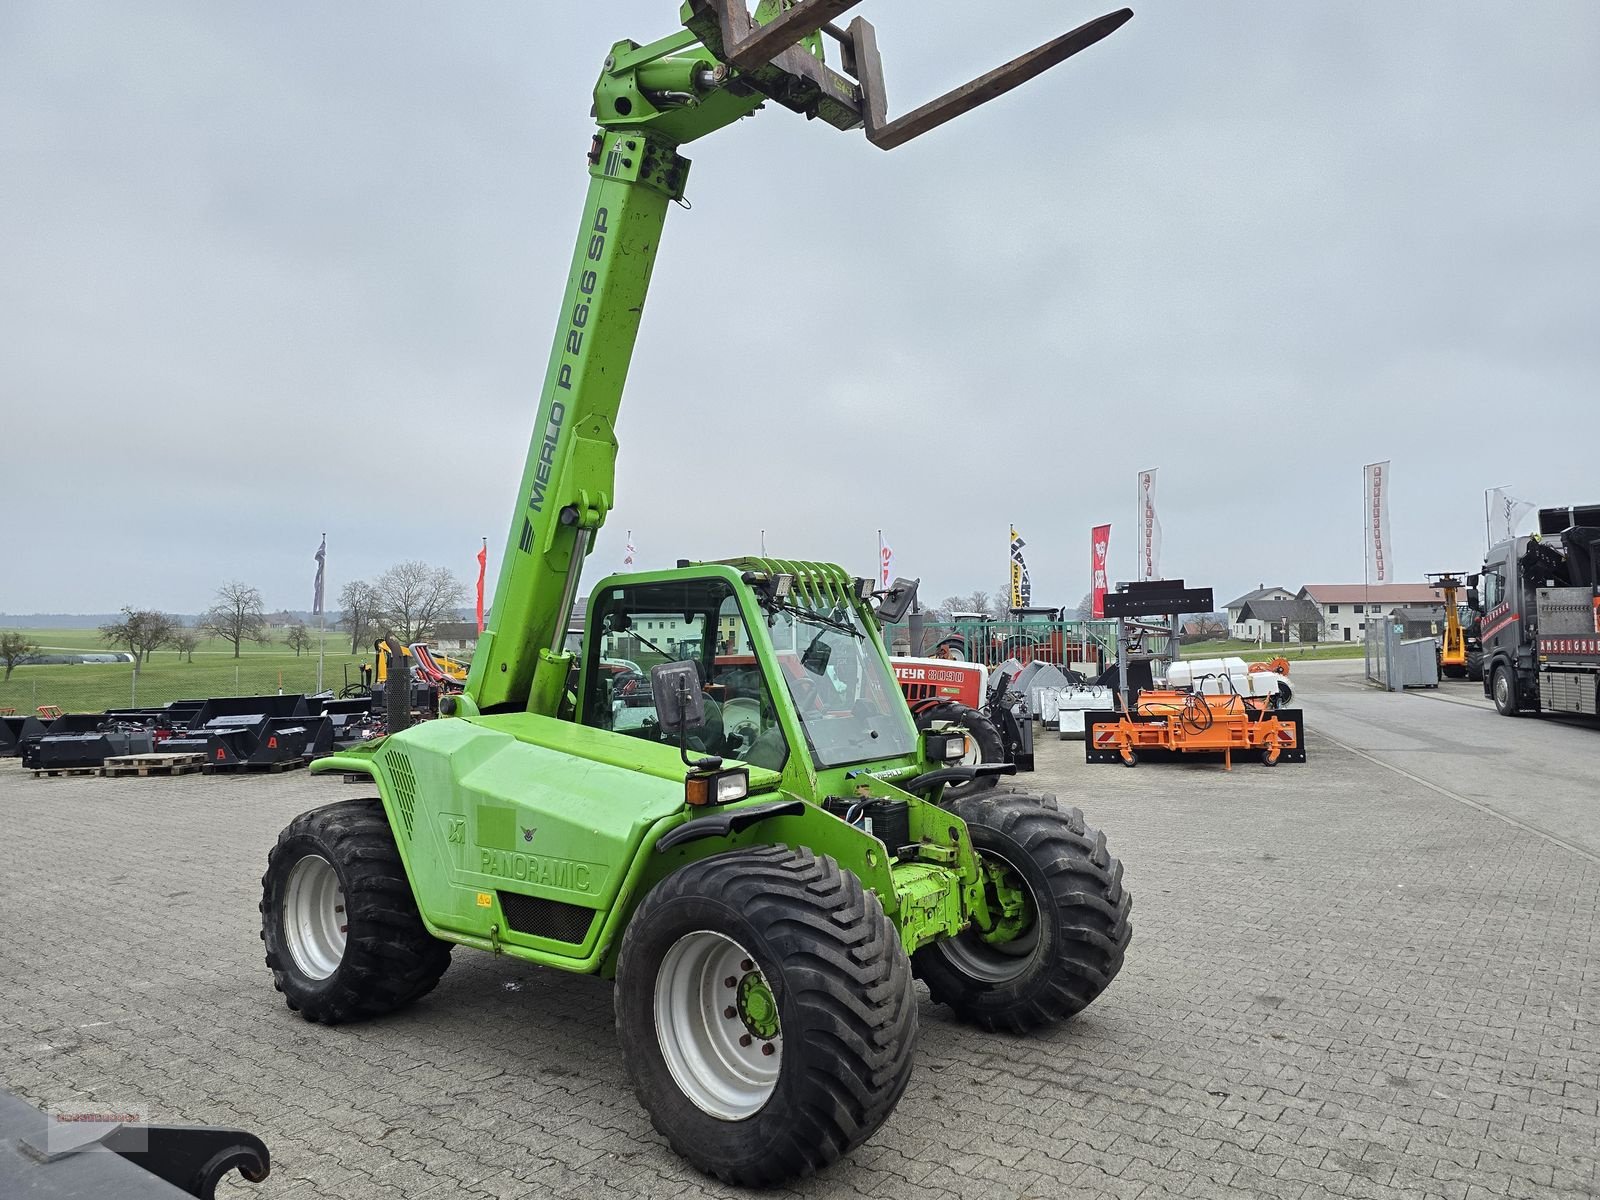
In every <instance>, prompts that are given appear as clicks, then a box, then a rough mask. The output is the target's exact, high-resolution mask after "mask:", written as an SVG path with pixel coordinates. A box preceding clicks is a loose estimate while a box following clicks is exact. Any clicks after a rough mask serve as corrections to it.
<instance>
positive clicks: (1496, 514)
mask: <svg viewBox="0 0 1600 1200" xmlns="http://www.w3.org/2000/svg"><path fill="white" fill-rule="evenodd" d="M1537 507H1538V505H1536V504H1530V503H1529V502H1528V501H1526V500H1518V499H1517V498H1516V497H1515V496H1513V495H1511V493H1509V492H1508V491H1506V490H1505V489H1504V488H1495V489H1494V501H1493V503H1492V504H1490V506H1489V544H1490V545H1491V546H1492V545H1495V544H1496V543H1497V542H1509V541H1510V540H1511V539H1512V538H1514V537H1516V536H1517V529H1518V527H1519V526H1520V525H1521V524H1522V519H1523V518H1524V517H1526V516H1527V515H1528V514H1529V513H1531V512H1532V511H1533V510H1534V509H1535V508H1537Z"/></svg>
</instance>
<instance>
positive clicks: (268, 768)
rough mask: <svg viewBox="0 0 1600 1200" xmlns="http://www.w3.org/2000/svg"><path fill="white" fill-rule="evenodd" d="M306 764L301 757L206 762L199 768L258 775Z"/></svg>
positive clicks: (230, 773) (218, 772) (222, 773)
mask: <svg viewBox="0 0 1600 1200" xmlns="http://www.w3.org/2000/svg"><path fill="white" fill-rule="evenodd" d="M305 765H306V760H305V759H303V758H286V759H284V760H283V761H282V762H269V763H249V762H233V763H206V764H205V765H204V766H203V767H201V768H200V769H201V770H202V771H204V772H205V773H206V774H207V775H237V774H240V773H241V772H245V771H250V772H254V773H256V774H258V775H276V774H277V773H278V772H279V771H294V770H297V769H299V768H300V767H303V766H305Z"/></svg>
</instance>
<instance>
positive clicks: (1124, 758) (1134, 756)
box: [1117, 750, 1139, 767]
mask: <svg viewBox="0 0 1600 1200" xmlns="http://www.w3.org/2000/svg"><path fill="white" fill-rule="evenodd" d="M1117 761H1118V762H1120V763H1121V764H1122V765H1123V766H1125V767H1137V766H1138V765H1139V752H1138V751H1137V750H1129V751H1128V752H1127V753H1126V754H1123V755H1119V756H1118V758H1117Z"/></svg>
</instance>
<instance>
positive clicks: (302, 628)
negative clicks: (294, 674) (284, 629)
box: [283, 621, 311, 658]
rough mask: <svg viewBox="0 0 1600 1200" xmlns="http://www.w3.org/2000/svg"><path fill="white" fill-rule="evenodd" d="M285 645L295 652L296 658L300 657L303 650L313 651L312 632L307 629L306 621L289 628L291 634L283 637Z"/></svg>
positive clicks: (297, 622) (298, 622)
mask: <svg viewBox="0 0 1600 1200" xmlns="http://www.w3.org/2000/svg"><path fill="white" fill-rule="evenodd" d="M283 644H284V645H285V646H287V647H289V649H291V650H293V651H294V656H295V657H296V658H299V657H300V653H301V651H303V650H309V649H311V632H310V630H308V629H307V628H306V623H305V622H304V621H296V622H294V624H292V625H290V626H289V632H288V633H286V634H284V635H283Z"/></svg>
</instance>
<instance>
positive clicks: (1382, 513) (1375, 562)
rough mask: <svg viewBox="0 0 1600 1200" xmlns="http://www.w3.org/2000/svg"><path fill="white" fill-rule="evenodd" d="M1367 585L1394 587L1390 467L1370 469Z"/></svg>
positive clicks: (1386, 464) (1384, 463)
mask: <svg viewBox="0 0 1600 1200" xmlns="http://www.w3.org/2000/svg"><path fill="white" fill-rule="evenodd" d="M1366 521H1367V582H1368V583H1390V582H1392V581H1393V579H1394V560H1393V557H1392V555H1391V553H1390V546H1389V464H1388V463H1387V462H1381V463H1370V464H1369V465H1368V466H1367V511H1366Z"/></svg>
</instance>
